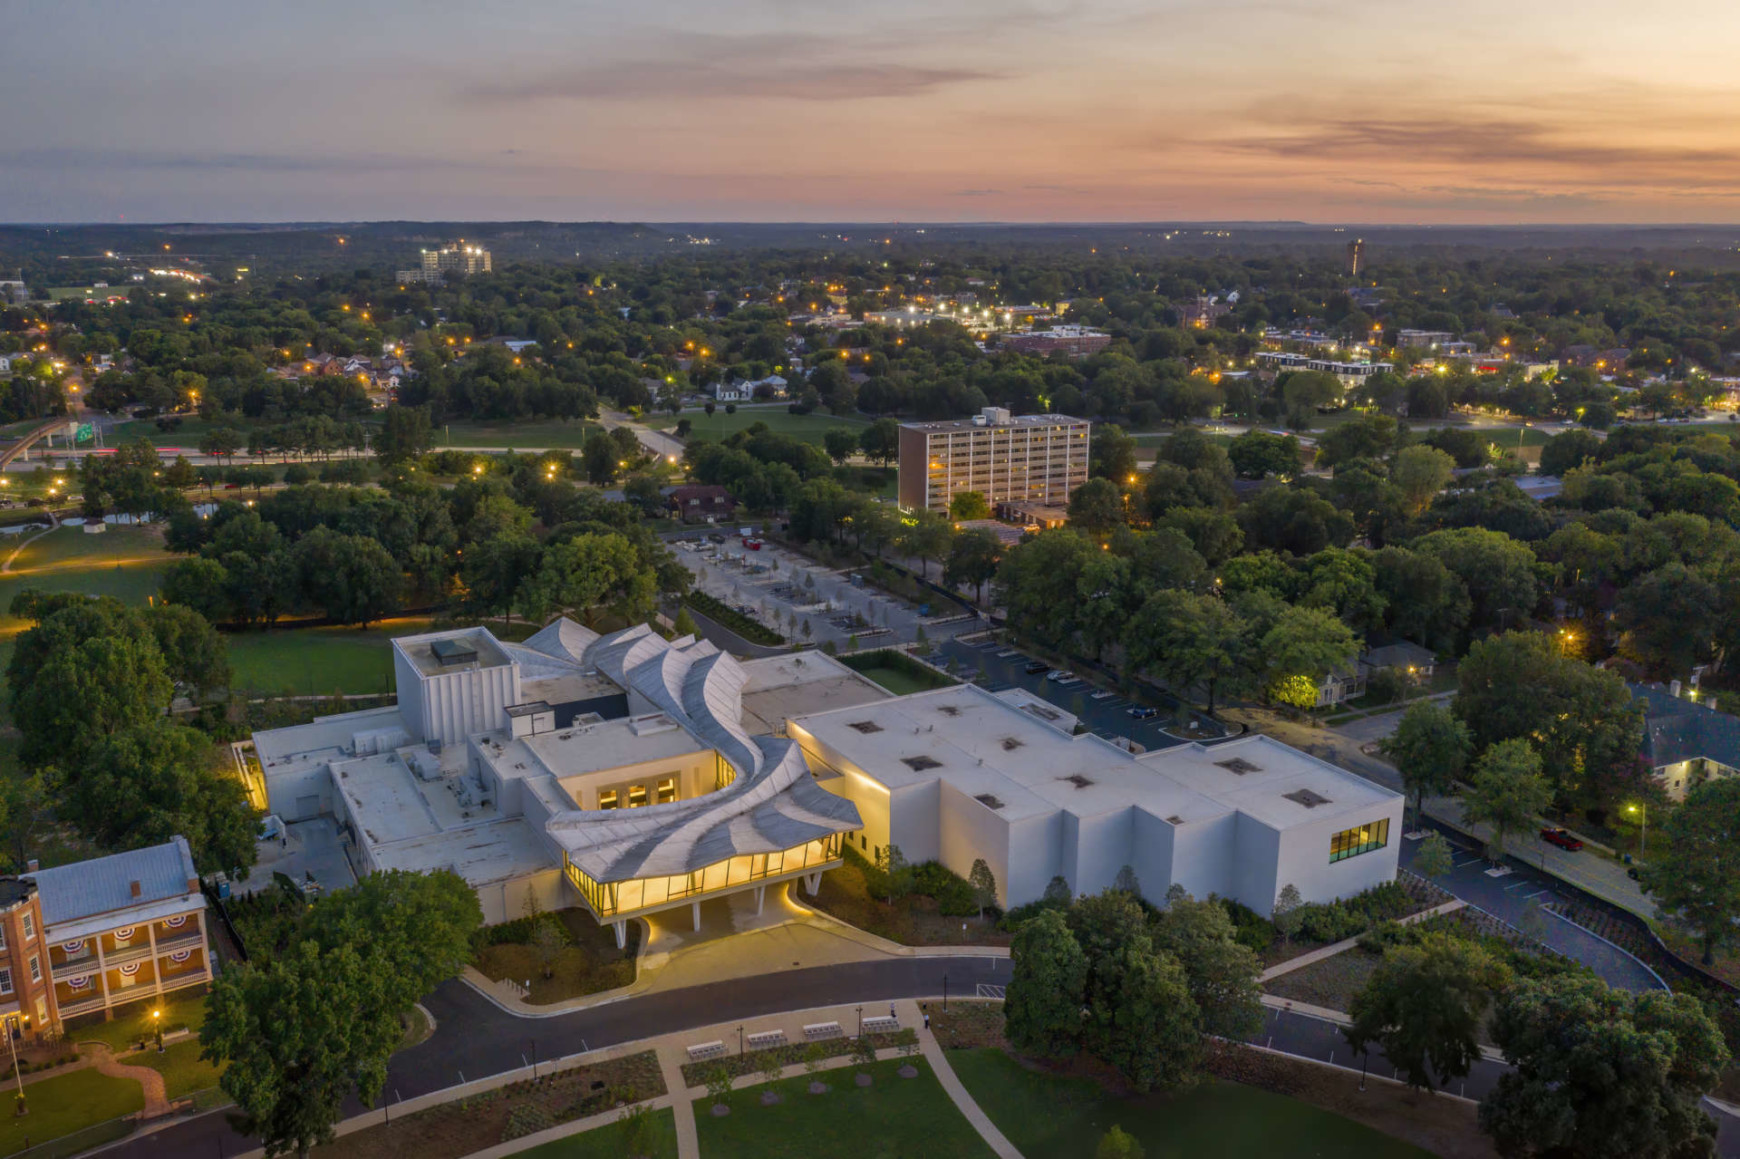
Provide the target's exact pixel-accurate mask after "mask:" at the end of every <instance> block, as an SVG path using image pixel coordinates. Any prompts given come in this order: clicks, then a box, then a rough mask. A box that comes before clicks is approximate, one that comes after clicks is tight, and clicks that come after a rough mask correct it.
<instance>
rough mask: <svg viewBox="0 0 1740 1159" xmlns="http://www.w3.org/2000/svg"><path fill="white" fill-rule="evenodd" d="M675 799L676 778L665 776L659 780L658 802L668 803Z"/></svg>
mask: <svg viewBox="0 0 1740 1159" xmlns="http://www.w3.org/2000/svg"><path fill="white" fill-rule="evenodd" d="M676 799H677V778H675V777H666V778H665V779H664V780H662V781H660V782H659V804H661V805H668V804H670V803H671V802H672V801H675V800H676Z"/></svg>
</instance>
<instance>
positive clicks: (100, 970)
mask: <svg viewBox="0 0 1740 1159" xmlns="http://www.w3.org/2000/svg"><path fill="white" fill-rule="evenodd" d="M91 940H92V942H94V943H95V945H96V947H97V985H98V986H101V987H102V988H103V1019H104V1021H107V1020H108V1018H109V1006H110V1002H109V967H108V964H107V963H106V962H105V961H104V960H103V935H102V934H94V935H92V938H91Z"/></svg>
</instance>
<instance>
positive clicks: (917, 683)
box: [858, 668, 938, 696]
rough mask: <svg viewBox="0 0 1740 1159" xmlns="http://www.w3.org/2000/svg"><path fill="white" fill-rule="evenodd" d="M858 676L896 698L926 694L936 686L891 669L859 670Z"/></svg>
mask: <svg viewBox="0 0 1740 1159" xmlns="http://www.w3.org/2000/svg"><path fill="white" fill-rule="evenodd" d="M858 674H859V675H860V676H867V677H869V678H870V679H871V680H874V681H875V682H876V683H878V684H880V685H882V687H884V688H886V689H888V691H890V692H892V693H894V695H896V696H905V695H906V694H907V693H909V692H927V691H929V690H930V689H932V688H935V687H937V686H938V685H937V684H933V683H930V682H929V681H925V680H920V679H919V678H918V677H916V676H911V675H908V674H907V673H905V672H899V671H896V670H895V669H893V668H860V669H858Z"/></svg>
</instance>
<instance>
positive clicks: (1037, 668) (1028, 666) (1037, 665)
mask: <svg viewBox="0 0 1740 1159" xmlns="http://www.w3.org/2000/svg"><path fill="white" fill-rule="evenodd" d="M1050 667H1051V665H1049V664H1047V663H1046V662H1045V661H1043V660H1029V661H1028V662H1027V663H1025V664H1023V665H1022V666H1021V669H1022V671H1024V672H1026V673H1027V675H1029V676H1037V675H1039V674H1040V673H1041V672H1044V671H1045V670H1046V669H1047V668H1050Z"/></svg>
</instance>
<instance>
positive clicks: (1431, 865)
mask: <svg viewBox="0 0 1740 1159" xmlns="http://www.w3.org/2000/svg"><path fill="white" fill-rule="evenodd" d="M1411 868H1412V869H1413V871H1414V872H1415V873H1417V874H1419V875H1420V876H1421V877H1443V876H1444V875H1445V874H1446V873H1449V872H1450V871H1451V870H1452V869H1454V868H1456V859H1455V855H1454V853H1452V851H1451V848H1450V842H1449V841H1447V840H1446V839H1445V837H1444V835H1443V834H1442V833H1431V834H1428V835H1427V836H1426V839H1425V840H1424V841H1422V842H1420V849H1419V852H1417V853H1415V854H1414V864H1413V865H1412V867H1411Z"/></svg>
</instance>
